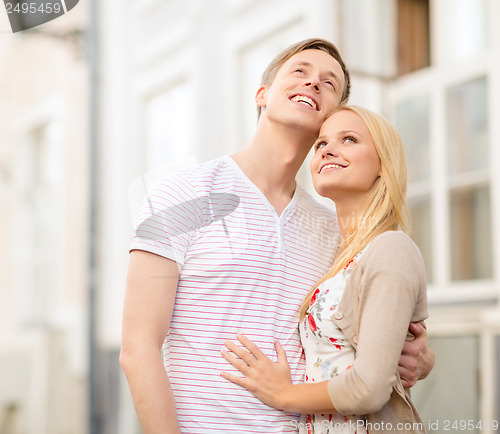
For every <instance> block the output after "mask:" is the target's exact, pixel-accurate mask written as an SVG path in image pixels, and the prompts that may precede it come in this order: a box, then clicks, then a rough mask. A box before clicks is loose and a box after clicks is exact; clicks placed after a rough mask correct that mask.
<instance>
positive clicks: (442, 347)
mask: <svg viewBox="0 0 500 434" xmlns="http://www.w3.org/2000/svg"><path fill="white" fill-rule="evenodd" d="M428 344H429V347H430V348H431V349H432V350H433V351H434V353H435V355H436V364H435V365H434V368H433V369H432V371H431V373H430V374H429V377H428V378H427V379H426V380H425V381H419V382H418V383H417V385H415V387H413V388H412V398H413V401H414V403H415V406H416V407H417V408H418V410H419V413H420V414H421V415H422V419H423V420H424V423H425V424H426V429H427V431H428V432H446V431H448V430H449V431H459V430H458V429H457V430H455V429H453V428H452V426H451V425H450V426H448V429H446V426H445V424H446V423H453V421H461V420H474V421H479V420H480V419H481V418H480V409H479V401H480V396H481V395H480V379H479V376H478V373H479V368H480V359H479V355H480V345H479V338H478V337H477V336H460V337H458V336H439V337H434V338H429V340H428ZM457 360H460V363H457ZM466 432H480V430H477V431H469V430H467V431H466Z"/></svg>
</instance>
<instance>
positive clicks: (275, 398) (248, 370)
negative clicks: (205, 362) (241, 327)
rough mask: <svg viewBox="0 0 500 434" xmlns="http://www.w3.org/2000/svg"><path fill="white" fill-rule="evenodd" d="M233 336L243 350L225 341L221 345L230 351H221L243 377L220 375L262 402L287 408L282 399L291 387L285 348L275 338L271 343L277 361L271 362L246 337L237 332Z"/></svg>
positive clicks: (286, 395)
mask: <svg viewBox="0 0 500 434" xmlns="http://www.w3.org/2000/svg"><path fill="white" fill-rule="evenodd" d="M236 339H238V341H239V342H240V343H241V344H242V345H243V346H244V347H245V348H246V349H245V348H241V347H239V346H238V345H236V344H235V343H234V342H231V341H226V342H225V343H224V345H225V347H226V348H227V349H228V350H230V352H229V351H225V350H222V351H221V354H222V357H224V359H226V360H227V361H228V362H229V363H231V365H233V366H234V367H235V368H236V369H239V370H240V372H241V373H242V374H244V375H245V377H238V376H236V375H233V374H230V373H228V372H221V374H220V375H221V377H223V378H225V379H226V380H229V381H231V382H233V383H235V384H238V385H239V386H241V387H244V388H245V389H247V390H248V391H249V392H251V393H252V394H253V395H254V396H255V397H257V398H258V399H260V400H261V401H262V402H263V403H264V404H267V405H270V406H271V407H274V408H278V409H281V410H283V409H284V407H286V405H285V400H286V398H287V397H288V396H289V394H290V392H291V389H292V387H293V384H292V376H291V374H290V366H289V365H288V361H287V359H286V353H285V350H284V349H283V347H282V346H281V345H280V343H279V342H278V341H276V343H275V344H274V346H275V348H276V354H277V355H278V362H277V363H274V362H273V361H272V360H271V359H270V358H269V357H267V356H266V355H265V354H264V353H263V352H262V351H261V350H260V348H259V347H258V346H257V345H255V344H254V343H253V342H252V341H251V340H250V339H248V338H247V337H245V336H243V335H240V334H238V335H236ZM247 350H248V351H247ZM232 353H233V354H235V355H236V356H238V357H235V356H234V355H233V354H232Z"/></svg>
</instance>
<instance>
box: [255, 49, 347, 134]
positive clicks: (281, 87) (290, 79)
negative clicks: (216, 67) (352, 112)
mask: <svg viewBox="0 0 500 434" xmlns="http://www.w3.org/2000/svg"><path fill="white" fill-rule="evenodd" d="M344 86H345V79H344V73H343V71H342V68H341V66H340V64H339V63H338V62H337V61H336V60H335V59H334V58H333V57H332V56H330V55H329V54H328V53H326V52H324V51H321V50H305V51H302V52H300V53H297V54H295V55H294V56H292V57H291V58H290V59H288V60H287V61H286V62H285V63H284V64H283V65H282V66H281V68H280V69H279V70H278V72H277V73H276V77H275V78H274V81H273V82H272V83H271V84H270V85H267V86H262V87H261V88H260V89H259V91H258V92H257V96H256V102H257V105H259V106H261V107H262V108H263V111H262V115H263V116H266V117H267V118H268V119H270V120H273V121H275V122H280V123H284V124H287V125H288V126H290V127H293V128H300V129H304V130H305V131H307V132H309V133H311V132H314V133H315V134H316V135H317V134H318V132H319V129H320V127H321V125H322V123H323V122H324V121H325V119H326V118H327V117H328V115H330V114H331V113H332V111H333V110H334V109H335V108H337V106H338V105H339V103H340V100H341V98H342V92H343V90H344Z"/></svg>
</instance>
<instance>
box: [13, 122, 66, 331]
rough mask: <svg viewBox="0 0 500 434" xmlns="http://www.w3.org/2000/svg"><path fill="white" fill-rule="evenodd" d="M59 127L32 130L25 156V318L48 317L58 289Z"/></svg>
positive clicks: (22, 304)
mask: <svg viewBox="0 0 500 434" xmlns="http://www.w3.org/2000/svg"><path fill="white" fill-rule="evenodd" d="M58 136H59V129H58V126H57V125H56V124H55V123H49V124H43V125H40V126H38V127H36V128H34V129H32V130H31V133H30V135H29V137H28V139H29V140H28V143H27V146H26V148H25V153H24V156H23V164H24V165H25V168H26V170H25V173H24V174H23V178H24V179H23V182H22V183H23V190H24V195H23V197H24V199H25V200H24V203H23V208H22V209H23V211H22V213H21V215H20V217H19V222H18V224H19V231H20V245H22V246H23V251H22V260H21V267H22V268H21V269H20V270H19V284H20V286H21V291H19V297H20V299H19V306H20V309H21V315H22V318H23V320H24V321H26V322H29V323H39V322H42V323H43V322H45V321H47V320H48V319H49V318H48V315H49V313H50V312H49V307H50V304H51V303H53V302H54V300H53V299H54V296H55V293H56V291H57V275H58V273H57V261H56V254H57V248H58V244H59V243H58V239H59V236H58V230H57V228H58V227H59V224H60V222H61V218H62V217H61V216H60V215H59V214H58V205H57V204H58V200H57V199H58V185H60V181H61V178H62V173H61V172H62V165H61V159H60V158H61V153H60V152H59V151H58V141H59V137H58Z"/></svg>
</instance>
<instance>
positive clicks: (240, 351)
mask: <svg viewBox="0 0 500 434" xmlns="http://www.w3.org/2000/svg"><path fill="white" fill-rule="evenodd" d="M224 346H225V347H226V348H227V349H228V350H230V351H232V352H233V353H234V354H236V355H237V356H238V357H239V358H240V359H241V360H243V361H244V362H245V363H246V364H247V365H249V366H251V365H252V363H253V362H254V361H255V357H254V356H252V355H251V354H250V353H249V352H248V351H247V350H245V349H244V348H241V347H239V346H238V345H236V344H235V343H234V342H231V341H226V342H224Z"/></svg>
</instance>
